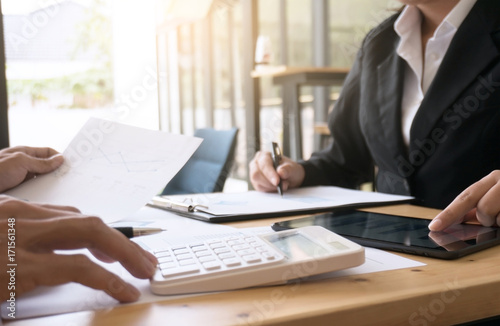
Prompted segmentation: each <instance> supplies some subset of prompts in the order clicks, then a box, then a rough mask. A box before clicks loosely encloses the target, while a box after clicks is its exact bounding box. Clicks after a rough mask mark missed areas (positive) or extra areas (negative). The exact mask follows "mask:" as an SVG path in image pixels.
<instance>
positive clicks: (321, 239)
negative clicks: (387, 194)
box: [151, 226, 365, 295]
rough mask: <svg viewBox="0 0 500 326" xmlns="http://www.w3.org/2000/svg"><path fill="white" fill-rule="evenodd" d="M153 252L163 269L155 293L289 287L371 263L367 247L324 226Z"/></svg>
mask: <svg viewBox="0 0 500 326" xmlns="http://www.w3.org/2000/svg"><path fill="white" fill-rule="evenodd" d="M153 253H154V254H155V256H156V257H157V258H158V268H157V271H156V273H155V275H154V277H153V278H152V279H151V290H152V291H153V293H155V294H160V295H171V294H185V293H198V292H212V291H224V290H234V289H241V288H247V287H254V286H261V285H272V284H283V283H286V282H287V281H290V280H295V279H300V278H304V277H307V276H311V275H316V274H321V273H326V272H332V271H336V270H341V269H345V268H349V267H354V266H358V265H361V264H362V263H364V261H365V252H364V248H363V247H361V246H360V245H358V244H356V243H354V242H352V241H350V240H347V239H345V238H344V237H341V236H340V235H338V234H335V233H333V232H331V231H329V230H327V229H325V228H323V227H320V226H308V227H303V228H298V229H292V230H285V231H279V232H272V233H268V234H263V235H245V234H240V235H237V236H228V237H216V238H210V239H207V240H204V241H197V242H193V243H189V244H185V245H177V246H171V247H168V248H164V249H159V250H156V251H154V252H153Z"/></svg>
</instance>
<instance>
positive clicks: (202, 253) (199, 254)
mask: <svg viewBox="0 0 500 326" xmlns="http://www.w3.org/2000/svg"><path fill="white" fill-rule="evenodd" d="M211 254H212V253H211V252H210V251H208V250H200V251H196V252H195V253H194V255H195V256H196V257H204V256H209V255H211Z"/></svg>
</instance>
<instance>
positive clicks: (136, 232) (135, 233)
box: [113, 226, 167, 239]
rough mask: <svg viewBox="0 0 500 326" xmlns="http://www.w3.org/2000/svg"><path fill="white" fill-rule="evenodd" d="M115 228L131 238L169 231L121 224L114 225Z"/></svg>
mask: <svg viewBox="0 0 500 326" xmlns="http://www.w3.org/2000/svg"><path fill="white" fill-rule="evenodd" d="M113 229H115V230H117V231H120V232H121V233H122V234H123V235H125V236H126V237H127V238H129V239H131V238H135V237H140V236H141V235H150V234H156V233H160V232H163V231H167V230H165V229H160V228H134V227H131V226H125V227H121V226H120V227H114V228H113Z"/></svg>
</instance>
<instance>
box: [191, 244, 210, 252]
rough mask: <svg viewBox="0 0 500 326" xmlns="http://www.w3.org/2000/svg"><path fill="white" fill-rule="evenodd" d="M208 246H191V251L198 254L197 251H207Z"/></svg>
mask: <svg viewBox="0 0 500 326" xmlns="http://www.w3.org/2000/svg"><path fill="white" fill-rule="evenodd" d="M207 249H208V248H207V246H205V245H204V244H199V245H194V246H191V250H192V251H193V252H197V251H202V250H207Z"/></svg>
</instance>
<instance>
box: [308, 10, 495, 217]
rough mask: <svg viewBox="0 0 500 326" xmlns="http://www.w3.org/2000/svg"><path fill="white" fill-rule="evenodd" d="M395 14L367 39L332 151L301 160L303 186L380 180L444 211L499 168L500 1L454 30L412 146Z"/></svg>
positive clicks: (335, 114) (338, 109) (340, 106)
mask: <svg viewBox="0 0 500 326" xmlns="http://www.w3.org/2000/svg"><path fill="white" fill-rule="evenodd" d="M398 15H399V14H396V15H394V16H392V17H390V18H389V19H387V20H386V21H384V22H383V23H382V24H380V25H379V26H378V27H376V28H375V29H374V30H372V31H371V32H370V33H369V34H368V35H367V36H366V38H365V40H364V42H363V44H362V46H361V49H360V51H359V53H358V55H357V58H356V61H355V63H354V65H353V67H352V69H351V72H350V73H349V75H348V77H347V78H346V80H345V82H344V86H343V90H342V93H341V95H340V98H339V100H338V101H337V103H336V105H335V107H334V110H333V111H332V113H331V115H330V117H329V128H330V130H331V133H332V136H333V143H332V145H331V146H330V147H329V148H327V149H325V150H323V151H321V152H317V153H314V154H313V156H312V157H311V159H309V160H308V161H305V162H300V163H301V164H302V165H303V166H304V168H305V171H306V177H305V180H304V183H303V186H308V185H317V184H328V185H338V186H343V187H350V188H355V187H358V186H359V185H360V184H361V183H363V182H367V181H373V179H374V178H375V184H376V188H377V190H378V191H381V192H386V193H393V194H405V195H406V194H411V195H413V196H415V197H417V198H418V199H419V200H420V201H421V204H423V205H426V206H429V207H437V208H443V207H445V206H446V205H447V204H449V203H450V202H451V201H452V200H453V198H455V197H456V196H457V195H458V194H459V193H460V192H461V191H462V190H464V189H465V188H466V187H468V186H469V185H471V184H472V183H474V182H476V181H477V180H479V179H480V178H482V177H484V176H486V175H487V174H488V173H490V172H492V171H493V170H495V169H500V1H498V0H478V1H477V3H476V5H475V6H474V7H473V8H472V10H471V12H470V13H469V15H468V16H467V17H466V18H465V20H464V22H463V23H462V25H461V26H460V28H459V29H458V31H457V33H456V34H455V36H454V38H453V40H452V42H451V44H450V47H449V49H448V51H447V53H446V55H445V57H444V59H443V61H442V63H441V66H440V67H439V70H438V71H437V73H436V76H435V78H434V80H433V82H432V84H431V86H430V88H429V89H428V91H427V93H426V95H425V97H424V99H423V101H422V104H421V106H420V108H419V110H418V112H417V114H416V116H415V118H414V120H413V124H412V126H411V130H410V146H409V148H407V147H406V146H405V145H404V142H403V138H402V131H401V97H402V90H403V80H404V67H405V64H406V63H405V62H404V60H403V59H401V58H400V57H399V56H398V55H397V53H396V48H397V46H398V44H399V36H398V35H397V34H396V33H395V31H394V28H393V25H394V21H395V20H396V19H397V16H398Z"/></svg>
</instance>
